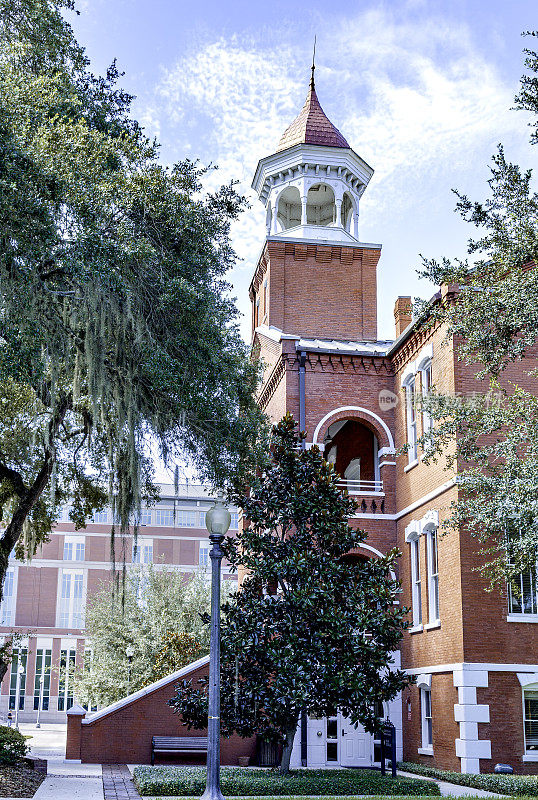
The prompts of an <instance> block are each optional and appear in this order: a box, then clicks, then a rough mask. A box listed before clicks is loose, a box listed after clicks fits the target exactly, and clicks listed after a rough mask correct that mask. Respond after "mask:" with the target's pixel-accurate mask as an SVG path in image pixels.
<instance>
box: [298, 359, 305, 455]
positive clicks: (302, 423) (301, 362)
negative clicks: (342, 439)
mask: <svg viewBox="0 0 538 800" xmlns="http://www.w3.org/2000/svg"><path fill="white" fill-rule="evenodd" d="M305 377H306V352H305V351H304V350H301V352H300V354H299V430H300V431H304V429H305V427H306V385H305ZM305 444H306V440H303V441H302V443H301V446H302V448H303V450H304V448H305Z"/></svg>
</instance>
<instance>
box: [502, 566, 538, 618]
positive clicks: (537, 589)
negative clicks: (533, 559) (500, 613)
mask: <svg viewBox="0 0 538 800" xmlns="http://www.w3.org/2000/svg"><path fill="white" fill-rule="evenodd" d="M524 572H531V570H525V571H524ZM522 574H524V573H523V572H520V573H518V575H519V576H521V575H522ZM507 591H508V616H507V617H506V621H507V622H538V562H537V564H536V569H535V570H534V605H535V606H536V609H537V610H536V612H534V613H530V614H529V613H527V612H525V611H510V601H511V596H512V589H511V587H510V585H509V584H508V586H507ZM521 607H523V603H521Z"/></svg>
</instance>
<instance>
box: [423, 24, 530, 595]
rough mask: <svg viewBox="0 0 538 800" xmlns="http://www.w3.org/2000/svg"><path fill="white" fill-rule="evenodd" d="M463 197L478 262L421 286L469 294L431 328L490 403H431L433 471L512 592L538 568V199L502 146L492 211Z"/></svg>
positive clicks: (525, 96) (447, 267) (441, 312)
mask: <svg viewBox="0 0 538 800" xmlns="http://www.w3.org/2000/svg"><path fill="white" fill-rule="evenodd" d="M529 35H531V36H534V37H535V36H537V35H538V34H537V33H536V32H534V33H532V34H529ZM525 53H526V60H525V66H526V67H527V70H528V73H527V74H525V75H524V76H523V77H522V79H521V89H520V93H519V94H518V96H517V97H516V104H517V108H519V109H525V110H526V111H528V112H530V114H531V117H530V123H529V124H530V126H531V128H532V131H533V132H532V135H531V143H533V144H538V138H537V131H538V55H537V53H536V52H534V51H532V50H526V51H525ZM456 194H457V195H458V203H457V206H456V210H457V211H458V212H459V214H460V215H461V217H462V218H463V219H464V220H465V221H466V222H468V223H470V224H471V225H472V226H473V227H474V229H475V231H476V232H477V233H476V234H475V237H476V238H472V239H470V240H469V246H468V252H469V254H470V255H471V256H472V260H465V261H458V260H454V261H451V260H449V259H447V258H444V259H442V260H441V261H440V262H439V261H436V260H433V259H423V268H422V275H423V276H426V277H428V278H430V279H431V280H432V281H433V282H434V283H436V284H440V283H446V284H451V285H453V286H454V285H455V286H456V287H459V290H458V293H457V295H456V297H455V300H454V302H447V303H433V304H432V305H429V304H423V306H422V313H423V314H424V317H425V319H426V320H427V321H426V322H425V324H427V325H436V324H439V323H442V324H443V325H444V326H445V329H446V331H447V335H448V338H449V339H451V340H453V341H454V343H455V347H456V352H457V355H458V358H459V359H460V360H463V361H465V362H467V363H468V364H470V365H472V366H471V369H473V370H474V371H475V373H477V376H478V377H479V378H481V379H482V384H481V387H480V392H481V394H480V395H479V396H475V397H461V396H460V397H458V398H454V397H449V398H447V397H440V396H438V395H436V394H435V393H433V394H432V396H430V397H429V398H428V399H427V400H426V401H425V402H424V406H425V407H426V408H427V410H428V411H429V413H430V414H431V416H432V417H433V419H434V421H435V425H434V427H433V429H432V430H431V432H430V434H429V435H428V436H427V444H428V452H427V453H425V461H426V463H427V462H428V461H429V460H431V459H435V458H438V457H443V458H445V457H446V456H447V453H449V454H450V453H452V454H453V455H452V456H450V455H449V456H448V460H447V467H448V469H449V470H451V471H452V470H455V471H457V473H458V474H457V484H458V487H459V500H458V502H457V504H454V506H453V508H452V514H451V517H450V518H449V519H448V520H447V521H446V525H447V527H449V528H455V529H460V530H461V529H462V528H464V529H466V530H467V531H468V532H469V533H470V534H471V535H472V536H474V537H476V540H477V541H478V542H479V543H481V556H482V566H481V569H482V572H483V573H484V575H485V576H486V577H487V578H488V579H489V582H490V584H492V583H494V582H498V583H499V584H500V585H501V586H503V587H504V586H505V585H506V581H507V579H508V580H510V579H511V578H512V577H513V576H514V574H515V575H517V574H518V573H520V572H521V571H526V570H532V571H534V570H535V567H536V561H537V556H538V506H537V504H536V485H537V481H538V444H537V442H538V436H537V435H538V399H537V397H536V390H535V388H534V387H535V384H536V372H535V370H536V366H537V362H536V356H535V350H534V349H533V350H531V349H530V348H534V346H535V345H536V343H537V341H538V272H537V265H538V193H537V192H536V191H535V188H534V177H533V174H532V171H531V170H530V169H527V170H525V169H522V168H520V167H519V166H518V165H517V164H513V163H511V162H510V161H509V160H508V159H507V158H506V155H505V150H504V148H503V146H502V145H499V148H498V151H497V153H496V155H495V156H494V157H493V161H492V166H491V178H490V180H489V196H488V197H487V198H486V200H484V201H480V202H473V201H471V200H470V199H469V198H468V197H466V196H465V195H461V194H459V193H456ZM527 356H529V360H528V361H527V362H526V363H525V362H523V363H521V364H519V365H518V364H517V362H519V361H521V359H523V358H524V357H527ZM514 363H516V367H517V369H518V370H520V372H519V377H516V378H515V379H514V372H513V371H512V370H510V380H509V379H508V377H507V374H506V370H507V368H509V367H510V366H512V365H513V364H514ZM516 374H517V373H516ZM454 442H456V447H455V448H454ZM422 443H423V444H426V442H424V441H423V442H422Z"/></svg>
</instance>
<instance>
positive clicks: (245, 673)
mask: <svg viewBox="0 0 538 800" xmlns="http://www.w3.org/2000/svg"><path fill="white" fill-rule="evenodd" d="M303 438H304V436H303V434H299V433H298V432H297V425H296V423H295V422H294V420H293V417H291V416H290V415H288V416H286V417H285V418H284V419H283V420H282V421H281V422H280V423H279V424H278V425H277V426H276V427H275V428H274V429H273V436H272V448H271V457H272V463H271V464H270V466H269V467H268V468H267V469H266V470H265V471H264V472H262V473H261V474H260V475H259V476H258V477H256V478H255V479H254V480H253V481H252V482H251V487H250V491H249V493H248V495H247V497H242V498H241V497H236V498H235V502H237V503H238V504H239V505H241V506H242V508H243V513H244V516H245V519H246V526H245V528H244V529H243V530H242V531H240V532H239V534H238V536H237V538H236V539H228V540H227V542H226V545H225V552H226V556H227V558H228V560H229V561H230V563H231V564H232V566H234V567H241V568H242V569H243V570H244V571H245V578H244V580H243V582H242V584H241V588H240V590H239V591H238V592H237V593H236V594H235V595H233V597H232V598H231V599H230V600H229V601H228V602H227V603H226V604H224V606H223V609H222V649H221V663H222V692H221V697H222V710H221V715H222V728H223V731H224V732H225V733H226V734H231V733H232V732H234V731H236V732H237V733H238V734H239V735H240V736H245V737H246V736H251V735H252V734H254V733H257V734H261V735H262V736H263V737H265V738H267V739H272V740H276V741H280V742H282V743H283V745H284V749H283V757H282V765H281V770H282V771H283V772H287V771H288V769H289V762H290V755H291V749H292V744H293V738H294V735H295V731H296V729H297V723H298V720H299V716H300V714H301V712H302V711H306V712H307V713H308V714H313V715H316V716H320V715H326V714H328V713H329V712H331V711H333V710H334V709H335V708H339V709H340V710H341V712H342V713H343V714H344V715H345V716H347V717H349V718H350V719H351V721H352V722H357V723H360V724H362V725H364V727H365V728H366V730H368V731H372V732H373V731H375V730H377V729H378V726H379V724H380V722H379V720H378V718H377V717H376V714H375V711H374V707H375V701H379V700H390V699H391V698H393V697H395V696H396V694H397V693H398V692H399V691H400V690H401V689H402V688H403V687H404V686H405V685H407V683H408V681H409V679H408V678H407V677H406V675H405V674H404V673H403V672H401V671H400V670H398V669H391V667H390V665H391V662H392V654H393V653H394V651H395V650H397V649H398V646H399V642H400V639H401V637H402V629H403V628H404V627H405V622H404V616H405V612H406V609H404V608H402V607H401V606H399V605H398V604H397V603H396V602H395V601H396V600H397V598H398V596H399V595H398V592H399V585H398V583H397V581H396V580H395V579H394V577H393V570H394V568H395V560H396V552H394V551H393V552H391V553H389V554H388V555H387V556H385V557H383V558H379V559H366V558H361V557H356V556H354V555H352V552H353V551H354V550H355V549H356V548H358V547H360V545H361V543H362V542H363V541H364V539H365V538H366V534H365V533H364V532H363V531H360V530H357V529H355V528H352V527H350V525H349V523H348V520H349V517H350V516H352V514H353V512H354V511H355V510H356V504H355V502H354V501H353V500H351V499H350V498H349V497H348V496H347V495H346V494H344V493H343V492H342V491H341V490H340V489H339V488H338V485H337V484H338V480H339V476H338V474H337V473H336V472H335V471H334V467H333V465H332V464H329V463H327V462H326V461H325V460H324V458H323V455H322V453H321V452H320V450H319V449H318V448H317V447H313V448H311V449H309V450H306V449H302V448H301V442H302V440H303ZM170 704H171V705H172V706H173V708H174V710H175V711H176V712H177V713H178V714H181V715H182V717H183V720H184V723H185V724H187V725H188V726H189V727H191V726H192V727H195V728H204V727H205V726H206V725H207V713H208V711H207V681H205V680H203V681H201V685H200V686H193V685H192V684H191V683H190V682H189V681H184V682H182V683H180V684H179V685H178V686H177V688H176V695H175V697H174V698H173V699H172V700H171V701H170Z"/></svg>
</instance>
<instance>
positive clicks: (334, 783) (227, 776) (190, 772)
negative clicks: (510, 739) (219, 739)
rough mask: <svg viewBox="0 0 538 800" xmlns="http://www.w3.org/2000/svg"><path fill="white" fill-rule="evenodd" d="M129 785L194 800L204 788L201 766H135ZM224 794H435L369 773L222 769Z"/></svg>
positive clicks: (427, 784)
mask: <svg viewBox="0 0 538 800" xmlns="http://www.w3.org/2000/svg"><path fill="white" fill-rule="evenodd" d="M134 779H135V784H136V787H137V789H138V791H139V792H140V794H142V795H162V796H171V795H175V796H176V797H188V796H189V795H191V796H192V795H198V796H200V795H201V794H202V793H203V791H204V788H205V780H206V771H205V768H204V767H145V766H144V767H136V769H135V773H134ZM220 782H221V788H222V792H223V794H225V795H241V796H243V797H268V796H275V797H276V796H282V795H288V796H290V795H293V796H295V795H315V796H319V797H323V796H328V795H329V796H330V795H334V794H339V795H365V794H367V795H383V796H386V795H428V796H430V797H431V796H432V795H433V796H438V795H440V791H439V787H438V786H437V784H436V783H432V782H431V781H421V780H416V779H414V778H391V777H388V776H383V775H381V774H380V773H379V772H374V771H373V770H362V769H361V770H352V769H344V770H334V769H309V770H305V769H298V770H293V771H291V772H290V773H289V774H288V775H280V774H279V773H278V772H276V771H275V770H258V769H248V768H246V769H241V768H240V767H223V768H222V770H221V778H220Z"/></svg>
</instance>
